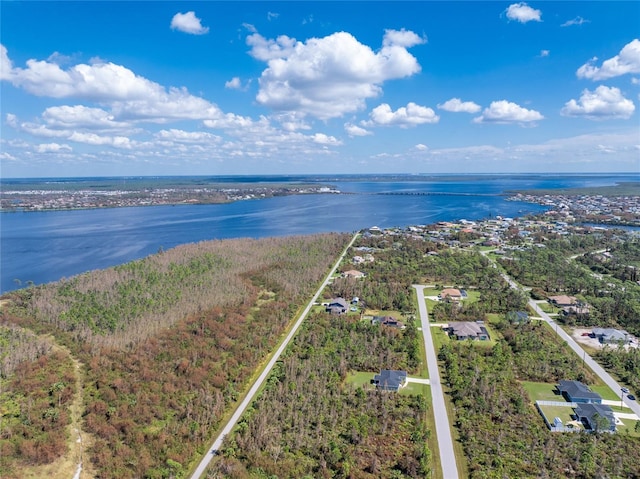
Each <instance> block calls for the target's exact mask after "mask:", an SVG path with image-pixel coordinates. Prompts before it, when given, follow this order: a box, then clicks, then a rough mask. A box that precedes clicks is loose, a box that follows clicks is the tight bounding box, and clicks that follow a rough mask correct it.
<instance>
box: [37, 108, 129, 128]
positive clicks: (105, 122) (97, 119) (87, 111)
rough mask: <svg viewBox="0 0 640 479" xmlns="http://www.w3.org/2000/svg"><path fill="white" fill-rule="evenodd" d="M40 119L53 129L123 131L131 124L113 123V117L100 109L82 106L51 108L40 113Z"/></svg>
mask: <svg viewBox="0 0 640 479" xmlns="http://www.w3.org/2000/svg"><path fill="white" fill-rule="evenodd" d="M42 119H43V120H44V121H45V123H46V124H47V125H48V126H49V127H55V128H96V129H110V130H113V129H117V128H118V129H124V128H131V127H132V124H131V123H127V122H119V121H115V119H114V116H113V115H112V114H111V113H109V112H107V111H105V110H103V109H101V108H90V107H87V106H84V105H75V106H66V105H64V106H52V107H49V108H47V109H46V110H45V111H44V112H43V113H42Z"/></svg>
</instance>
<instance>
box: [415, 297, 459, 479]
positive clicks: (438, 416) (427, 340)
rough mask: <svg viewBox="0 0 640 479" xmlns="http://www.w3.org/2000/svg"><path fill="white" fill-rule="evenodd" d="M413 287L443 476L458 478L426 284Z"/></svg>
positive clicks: (446, 478)
mask: <svg viewBox="0 0 640 479" xmlns="http://www.w3.org/2000/svg"><path fill="white" fill-rule="evenodd" d="M413 287H414V288H415V290H416V293H417V296H418V310H419V313H420V321H421V322H422V336H423V338H424V349H425V351H426V355H427V367H428V368H429V382H430V385H431V397H432V398H433V415H434V418H435V422H436V438H437V439H438V449H439V450H440V462H441V464H442V476H443V477H444V478H445V479H457V478H458V467H457V465H456V456H455V454H454V451H453V438H452V437H451V427H450V425H449V416H448V415H447V407H446V405H445V403H444V392H443V391H442V383H441V382H440V371H439V370H438V358H437V356H436V350H435V347H434V346H433V339H432V336H431V328H430V327H429V313H428V312H427V303H426V302H425V297H424V288H425V287H426V286H420V285H415V284H414V285H413Z"/></svg>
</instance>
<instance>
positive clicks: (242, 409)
mask: <svg viewBox="0 0 640 479" xmlns="http://www.w3.org/2000/svg"><path fill="white" fill-rule="evenodd" d="M357 237H358V234H355V235H354V236H353V238H352V239H351V242H350V243H349V244H348V245H347V247H346V248H345V249H344V252H343V253H342V255H340V257H339V258H338V261H336V264H335V265H334V266H333V268H332V269H331V271H330V272H329V274H328V275H327V277H326V278H325V280H324V281H323V283H322V284H321V285H320V287H319V288H318V291H316V294H315V295H314V296H313V298H311V301H309V304H307V307H306V308H305V309H304V311H303V312H302V314H300V317H299V318H298V320H297V321H296V322H295V324H294V325H293V327H292V328H291V330H290V331H289V334H287V337H286V338H285V340H284V341H283V342H282V344H281V345H280V347H279V348H278V349H277V350H276V352H275V353H274V355H273V356H272V357H271V360H270V361H269V362H268V363H267V366H266V367H265V368H264V370H263V371H262V373H261V374H260V376H259V377H258V379H256V381H255V382H254V383H253V385H252V386H251V389H249V392H248V393H247V395H246V397H245V398H244V399H243V400H242V402H241V403H240V405H239V406H238V408H237V409H236V410H235V412H234V413H233V415H232V416H231V419H229V422H227V424H226V425H225V426H224V428H223V429H222V432H220V435H218V437H217V438H216V440H215V441H214V443H213V445H212V446H211V448H210V449H209V451H208V452H207V453H206V454H205V456H204V457H203V458H202V460H201V461H200V464H198V467H197V468H196V470H195V472H194V473H193V475H192V476H191V479H198V478H200V476H202V475H203V474H204V472H205V470H206V469H207V466H208V465H209V463H210V462H211V459H213V456H215V455H216V454H217V452H218V450H219V449H220V447H221V446H222V442H223V441H224V438H225V436H226V435H227V434H229V433H230V432H231V431H232V430H233V428H234V427H236V424H238V421H239V420H240V418H241V417H242V414H244V412H245V410H246V409H247V407H249V404H251V401H253V399H254V397H255V395H256V393H257V392H258V391H259V390H260V388H261V387H262V384H263V383H264V381H265V380H266V379H267V377H268V376H269V374H270V373H271V370H272V369H273V366H275V364H276V362H277V361H278V359H280V355H281V354H282V352H283V351H284V350H285V348H286V347H287V345H288V344H289V342H290V341H291V339H293V337H294V336H295V334H296V332H297V331H298V329H299V328H300V325H301V324H302V322H303V321H304V320H305V318H306V317H307V315H308V314H309V311H311V308H312V307H313V305H314V303H315V302H316V301H317V300H318V297H319V296H320V294H321V293H322V291H323V290H324V288H325V287H326V286H327V284H329V281H330V280H331V277H332V276H333V274H334V273H335V272H336V270H337V269H338V267H339V266H340V263H341V262H342V260H343V258H344V257H345V255H346V254H347V251H348V250H349V248H350V247H351V245H353V242H354V241H355V240H356V238H357Z"/></svg>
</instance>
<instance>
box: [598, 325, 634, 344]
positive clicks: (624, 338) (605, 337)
mask: <svg viewBox="0 0 640 479" xmlns="http://www.w3.org/2000/svg"><path fill="white" fill-rule="evenodd" d="M591 334H592V335H593V337H594V338H598V340H600V342H601V343H602V344H611V343H613V344H616V343H623V344H626V343H628V342H630V339H631V338H630V337H629V333H627V332H626V331H621V330H619V329H613V328H593V329H592V330H591Z"/></svg>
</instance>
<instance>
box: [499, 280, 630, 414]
mask: <svg viewBox="0 0 640 479" xmlns="http://www.w3.org/2000/svg"><path fill="white" fill-rule="evenodd" d="M502 277H503V278H504V279H505V281H506V282H507V283H509V285H510V286H511V287H512V288H514V289H521V288H520V286H519V285H518V284H517V283H516V282H515V281H513V280H512V279H511V278H510V277H509V276H508V275H506V274H504V273H502ZM529 306H531V308H532V309H533V310H534V311H535V312H536V314H537V315H538V316H540V317H541V318H542V320H543V321H546V322H547V323H548V324H549V325H550V326H551V327H552V328H553V329H554V330H555V332H556V333H557V334H558V336H560V337H561V338H562V339H563V340H564V341H565V342H566V343H567V344H568V345H569V347H570V348H571V349H573V351H574V352H575V353H576V354H577V355H578V356H580V358H581V359H582V360H583V361H584V362H585V364H586V365H587V366H589V367H590V368H591V369H592V370H593V372H594V373H596V374H597V375H598V377H599V378H600V379H602V382H604V383H605V384H606V385H607V386H609V387H610V388H611V390H612V391H613V392H614V393H617V394H622V386H621V385H620V384H619V383H618V382H617V381H616V380H615V379H613V378H612V377H611V375H610V374H609V373H608V372H607V371H605V370H604V368H603V367H602V366H600V365H599V364H598V363H597V362H596V361H595V360H594V359H593V358H592V357H591V356H589V355H588V354H587V352H586V351H585V350H584V349H582V348H581V347H580V345H579V344H578V343H576V341H575V340H574V339H573V338H572V337H571V336H570V335H569V334H567V332H566V331H565V330H564V329H562V328H561V327H560V326H559V325H558V324H557V323H556V322H555V321H554V320H553V319H552V318H550V317H549V315H548V314H547V313H545V312H544V311H543V310H542V309H541V308H540V306H538V304H537V303H536V302H535V301H534V300H533V299H530V300H529ZM623 402H624V404H625V405H626V406H627V407H629V408H630V409H631V410H632V411H633V412H634V413H635V414H636V415H637V416H638V417H639V418H640V404H638V402H637V401H631V400H630V399H629V398H627V395H626V394H624V395H623Z"/></svg>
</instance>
